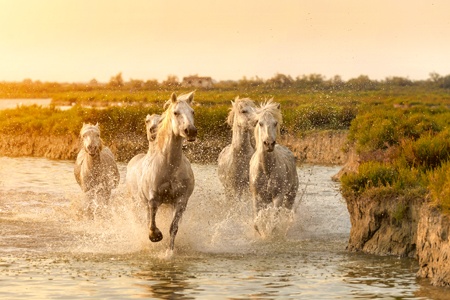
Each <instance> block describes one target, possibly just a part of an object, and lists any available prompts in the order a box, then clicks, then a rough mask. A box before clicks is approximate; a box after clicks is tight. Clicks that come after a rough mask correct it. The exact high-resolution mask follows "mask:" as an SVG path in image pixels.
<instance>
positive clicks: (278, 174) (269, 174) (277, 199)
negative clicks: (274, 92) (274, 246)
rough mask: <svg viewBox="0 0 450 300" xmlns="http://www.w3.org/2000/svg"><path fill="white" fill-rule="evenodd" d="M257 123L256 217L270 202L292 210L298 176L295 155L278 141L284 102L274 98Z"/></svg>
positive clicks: (257, 116)
mask: <svg viewBox="0 0 450 300" xmlns="http://www.w3.org/2000/svg"><path fill="white" fill-rule="evenodd" d="M253 122H254V125H255V143H256V150H255V153H254V154H253V156H252V158H251V160H250V170H249V176H250V191H251V193H252V196H253V208H254V213H255V216H256V215H257V214H258V212H259V211H260V210H261V209H263V208H266V207H268V206H269V205H273V206H274V207H281V206H282V207H286V208H288V209H292V207H293V204H294V201H295V196H296V194H297V190H298V177H297V170H296V164H295V157H294V154H293V153H292V152H291V151H290V150H289V149H288V148H286V147H284V146H282V145H278V144H276V140H277V135H279V133H280V126H281V122H282V116H281V111H280V105H279V104H277V103H274V102H272V99H270V100H269V101H267V102H266V103H265V104H262V105H261V107H259V108H258V109H257V110H256V113H255V114H254V121H253ZM256 229H257V228H256ZM257 230H258V229H257Z"/></svg>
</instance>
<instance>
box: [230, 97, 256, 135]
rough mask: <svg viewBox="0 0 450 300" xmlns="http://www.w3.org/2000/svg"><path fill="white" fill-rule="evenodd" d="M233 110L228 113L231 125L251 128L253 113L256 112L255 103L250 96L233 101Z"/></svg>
mask: <svg viewBox="0 0 450 300" xmlns="http://www.w3.org/2000/svg"><path fill="white" fill-rule="evenodd" d="M231 105H232V108H231V111H230V113H229V114H228V119H227V123H228V125H230V126H233V125H235V126H237V127H240V128H246V129H250V128H251V123H250V121H251V119H252V115H253V113H254V112H255V103H254V102H253V100H251V99H250V98H242V99H239V96H238V97H236V99H235V100H234V102H233V101H231Z"/></svg>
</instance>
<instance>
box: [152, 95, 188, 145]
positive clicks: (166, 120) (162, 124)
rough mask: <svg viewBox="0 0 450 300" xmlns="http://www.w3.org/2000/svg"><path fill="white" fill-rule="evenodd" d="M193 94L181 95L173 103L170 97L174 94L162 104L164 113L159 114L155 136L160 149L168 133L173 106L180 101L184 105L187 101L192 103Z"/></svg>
mask: <svg viewBox="0 0 450 300" xmlns="http://www.w3.org/2000/svg"><path fill="white" fill-rule="evenodd" d="M194 92H195V91H194ZM194 92H190V93H187V94H182V95H180V96H178V97H176V99H177V100H176V102H173V100H172V97H173V96H174V94H172V96H171V97H170V99H169V100H167V101H166V103H164V106H163V108H164V109H165V111H164V112H163V113H162V114H161V120H160V121H159V124H158V130H157V134H156V143H157V145H158V146H159V147H160V148H161V149H162V147H163V146H164V143H165V140H166V136H167V135H168V134H169V132H170V130H169V129H170V126H171V123H172V116H173V113H172V112H173V107H174V104H175V103H178V102H180V101H185V102H186V103H188V101H192V99H193V94H194Z"/></svg>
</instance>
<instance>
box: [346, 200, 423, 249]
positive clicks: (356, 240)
mask: <svg viewBox="0 0 450 300" xmlns="http://www.w3.org/2000/svg"><path fill="white" fill-rule="evenodd" d="M387 199H389V201H387ZM346 202H347V209H348V212H349V214H350V222H351V225H352V226H351V229H350V237H349V242H348V246H347V248H348V250H350V251H362V252H365V253H369V254H376V255H396V256H401V257H415V256H416V240H417V226H418V222H419V216H420V213H419V212H420V208H421V206H422V204H423V200H422V199H420V198H417V199H414V200H413V201H411V200H408V201H406V200H405V199H403V198H402V197H398V196H395V195H392V194H389V191H380V192H379V193H377V194H373V195H372V196H366V197H350V196H347V197H346Z"/></svg>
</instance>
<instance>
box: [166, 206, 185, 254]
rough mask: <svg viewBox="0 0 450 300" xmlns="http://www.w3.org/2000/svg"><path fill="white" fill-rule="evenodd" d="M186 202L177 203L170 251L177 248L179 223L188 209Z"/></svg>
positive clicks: (171, 226) (171, 228) (171, 229)
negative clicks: (176, 240)
mask: <svg viewBox="0 0 450 300" xmlns="http://www.w3.org/2000/svg"><path fill="white" fill-rule="evenodd" d="M185 202H186V201H181V202H177V203H178V204H177V206H176V208H175V214H174V216H173V220H172V224H171V225H170V250H173V249H174V247H175V236H176V235H177V233H178V222H179V221H180V220H181V217H182V215H183V213H184V211H185V209H186V203H185Z"/></svg>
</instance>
